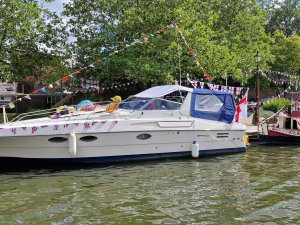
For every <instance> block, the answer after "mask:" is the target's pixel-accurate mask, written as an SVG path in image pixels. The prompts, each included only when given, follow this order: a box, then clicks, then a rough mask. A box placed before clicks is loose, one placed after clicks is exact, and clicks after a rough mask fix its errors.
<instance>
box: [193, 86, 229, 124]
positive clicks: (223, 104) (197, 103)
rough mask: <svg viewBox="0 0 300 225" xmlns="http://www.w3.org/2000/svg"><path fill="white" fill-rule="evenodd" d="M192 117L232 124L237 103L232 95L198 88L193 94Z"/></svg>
mask: <svg viewBox="0 0 300 225" xmlns="http://www.w3.org/2000/svg"><path fill="white" fill-rule="evenodd" d="M190 113H191V116H193V117H196V118H201V119H207V120H215V121H221V122H226V123H232V121H233V118H234V114H235V103H234V100H233V96H232V95H231V94H230V93H226V92H222V91H213V90H209V89H199V88H196V89H194V90H193V93H192V100H191V111H190Z"/></svg>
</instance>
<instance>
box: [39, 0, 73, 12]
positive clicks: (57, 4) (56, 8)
mask: <svg viewBox="0 0 300 225" xmlns="http://www.w3.org/2000/svg"><path fill="white" fill-rule="evenodd" d="M40 2H41V3H42V4H43V5H44V6H45V7H46V8H48V9H50V10H51V11H53V12H57V13H58V14H60V13H61V12H62V10H63V4H64V3H68V2H70V0H54V1H53V2H50V3H48V2H45V1H44V0H40Z"/></svg>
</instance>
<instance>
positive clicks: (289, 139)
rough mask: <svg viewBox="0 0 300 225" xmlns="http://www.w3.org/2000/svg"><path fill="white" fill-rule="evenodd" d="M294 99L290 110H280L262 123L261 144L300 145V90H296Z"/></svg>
mask: <svg viewBox="0 0 300 225" xmlns="http://www.w3.org/2000/svg"><path fill="white" fill-rule="evenodd" d="M292 99H293V100H292V105H291V107H290V109H289V110H288V111H286V112H281V110H280V112H278V113H276V114H274V116H272V117H270V118H268V119H266V120H265V121H264V123H262V134H261V135H260V137H259V141H260V143H261V144H280V145H300V110H299V109H300V107H299V92H297V93H295V92H294V93H293V98H292ZM271 120H273V122H271Z"/></svg>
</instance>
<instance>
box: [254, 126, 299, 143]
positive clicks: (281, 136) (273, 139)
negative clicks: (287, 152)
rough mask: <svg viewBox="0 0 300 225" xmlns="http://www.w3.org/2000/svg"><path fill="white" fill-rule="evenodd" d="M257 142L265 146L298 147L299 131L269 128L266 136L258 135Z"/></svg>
mask: <svg viewBox="0 0 300 225" xmlns="http://www.w3.org/2000/svg"><path fill="white" fill-rule="evenodd" d="M259 142H260V144H265V145H300V131H298V130H291V129H282V128H271V129H270V130H268V134H267V135H260V137H259Z"/></svg>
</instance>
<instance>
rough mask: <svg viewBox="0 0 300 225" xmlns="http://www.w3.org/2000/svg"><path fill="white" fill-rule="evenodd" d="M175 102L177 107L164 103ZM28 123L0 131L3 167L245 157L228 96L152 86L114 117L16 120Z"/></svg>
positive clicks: (100, 113) (86, 114) (240, 128)
mask: <svg viewBox="0 0 300 225" xmlns="http://www.w3.org/2000/svg"><path fill="white" fill-rule="evenodd" d="M175 94H177V95H178V96H179V97H180V99H181V100H182V101H181V102H178V100H170V97H174V95H175ZM45 112H47V111H45V110H44V111H41V112H40V114H39V113H34V114H35V115H38V116H39V117H41V114H43V113H45ZM32 115H33V113H27V114H23V115H20V116H19V117H18V118H19V119H17V120H15V121H13V122H8V121H7V120H4V121H5V123H4V124H2V125H0V160H1V161H2V162H8V161H21V162H24V163H25V162H29V163H34V162H39V163H46V162H49V163H59V164H62V165H64V164H68V163H110V162H121V161H129V160H139V159H153V158H171V157H193V158H198V157H201V156H206V155H216V154H225V153H237V152H244V151H246V146H245V143H244V134H245V130H246V127H245V126H244V125H242V124H240V123H237V122H234V115H235V103H234V99H233V96H232V95H231V94H229V93H224V92H221V91H213V90H207V89H191V88H187V87H183V86H179V85H163V86H155V87H152V88H150V89H147V90H145V91H143V92H141V93H138V94H136V95H134V96H131V97H129V98H128V99H126V100H124V101H123V102H121V103H120V104H119V107H118V109H117V110H116V111H114V112H112V113H107V112H105V111H104V110H98V111H88V112H84V113H83V112H80V113H76V112H74V111H73V112H72V113H67V114H64V115H61V116H59V117H52V116H47V117H42V118H36V119H27V120H20V118H25V117H26V116H32Z"/></svg>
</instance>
